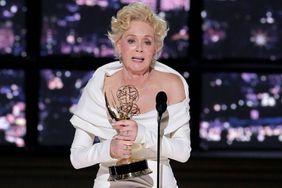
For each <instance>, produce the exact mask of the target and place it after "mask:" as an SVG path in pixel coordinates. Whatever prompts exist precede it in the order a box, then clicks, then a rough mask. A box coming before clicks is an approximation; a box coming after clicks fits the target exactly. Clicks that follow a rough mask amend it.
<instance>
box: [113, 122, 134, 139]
mask: <svg viewBox="0 0 282 188" xmlns="http://www.w3.org/2000/svg"><path fill="white" fill-rule="evenodd" d="M112 126H113V128H114V129H115V130H116V131H117V133H118V134H117V135H116V138H118V139H121V140H130V141H135V139H136V136H137V131H138V126H137V123H136V122H135V121H133V120H120V121H116V122H114V123H113V124H112Z"/></svg>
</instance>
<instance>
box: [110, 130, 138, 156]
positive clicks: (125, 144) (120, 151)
mask: <svg viewBox="0 0 282 188" xmlns="http://www.w3.org/2000/svg"><path fill="white" fill-rule="evenodd" d="M132 144H133V141H128V140H121V139H118V138H117V135H116V136H114V137H113V139H112V141H111V146H110V154H111V157H112V158H115V159H126V158H130V157H131V147H132Z"/></svg>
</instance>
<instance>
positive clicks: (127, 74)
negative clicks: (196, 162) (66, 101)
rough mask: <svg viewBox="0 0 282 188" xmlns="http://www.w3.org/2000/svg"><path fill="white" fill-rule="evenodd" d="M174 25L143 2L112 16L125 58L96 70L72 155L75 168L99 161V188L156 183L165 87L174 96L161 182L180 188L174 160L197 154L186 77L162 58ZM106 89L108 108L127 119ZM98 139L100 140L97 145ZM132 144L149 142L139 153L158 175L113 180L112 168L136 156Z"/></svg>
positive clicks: (76, 122)
mask: <svg viewBox="0 0 282 188" xmlns="http://www.w3.org/2000/svg"><path fill="white" fill-rule="evenodd" d="M167 30H168V28H167V24H166V22H165V21H164V20H163V19H162V18H160V17H159V16H157V15H156V14H154V13H153V12H152V10H151V9H150V8H149V7H148V6H147V5H145V4H143V3H133V4H129V5H128V6H125V7H123V8H122V9H121V10H120V11H119V12H118V13H117V16H116V18H115V17H113V18H112V22H111V31H110V32H109V38H110V40H111V41H112V43H113V45H114V48H115V51H116V53H117V57H118V58H119V61H116V62H113V63H109V64H106V65H104V66H102V67H100V68H99V69H97V71H96V72H95V74H94V75H93V77H92V78H91V79H90V80H89V82H88V84H87V86H86V87H85V89H84V92H83V94H82V96H81V98H80V101H79V103H78V105H77V108H76V110H75V111H74V115H73V117H72V118H71V123H72V124H73V126H74V127H75V128H76V132H75V136H74V140H73V144H72V146H71V156H70V159H71V162H72V165H73V166H74V167H75V168H84V167H88V166H92V165H95V164H99V171H98V173H97V176H96V179H95V182H94V187H97V188H104V187H156V182H157V159H156V155H157V154H156V153H157V135H158V134H157V126H158V123H157V117H158V113H157V111H156V110H155V106H156V103H155V100H156V95H157V93H158V92H160V91H164V92H165V93H166V94H167V98H168V100H167V103H168V108H167V111H166V112H165V114H164V117H163V119H162V123H161V125H162V126H161V154H160V155H161V160H160V161H161V165H160V172H161V176H160V186H161V187H168V188H174V187H177V182H176V180H175V178H174V175H173V172H172V169H171V167H170V165H169V159H173V160H176V161H180V162H186V161H187V160H188V158H189V156H190V151H191V147H190V129H189V96H188V86H187V84H186V82H185V79H184V78H183V77H182V76H181V75H180V74H179V73H177V72H176V71H174V70H173V69H171V68H169V67H168V66H166V65H164V64H161V63H159V62H156V58H158V56H159V54H160V52H161V49H162V47H163V40H164V37H165V36H166V33H167ZM105 95H106V98H107V102H108V103H109V106H112V107H117V108H116V111H118V112H119V113H118V114H123V113H124V114H125V115H126V116H128V117H127V118H120V119H122V120H120V119H117V121H111V118H110V115H109V112H108V109H107V107H106V101H105V98H104V96H105ZM129 106H130V108H128V107H129ZM127 109H130V110H129V111H127ZM95 137H96V138H99V141H100V142H99V143H97V142H96V143H94V144H93V142H94V139H95ZM133 144H139V145H142V149H141V150H140V151H139V154H138V155H143V156H142V157H143V158H145V159H146V160H147V161H148V166H149V168H150V169H151V170H152V173H150V174H147V175H143V176H140V177H134V178H129V179H125V180H118V181H109V169H108V167H109V166H111V165H112V164H115V163H116V162H117V161H119V160H120V159H125V158H130V157H132V156H133V155H135V154H134V153H133V152H132V146H133Z"/></svg>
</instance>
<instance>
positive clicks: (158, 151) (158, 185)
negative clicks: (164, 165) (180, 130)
mask: <svg viewBox="0 0 282 188" xmlns="http://www.w3.org/2000/svg"><path fill="white" fill-rule="evenodd" d="M161 119H162V114H159V115H158V139H157V187H158V188H160V150H161V149H160V137H161V134H160V127H161Z"/></svg>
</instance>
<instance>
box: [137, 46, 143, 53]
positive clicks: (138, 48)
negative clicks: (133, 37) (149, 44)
mask: <svg viewBox="0 0 282 188" xmlns="http://www.w3.org/2000/svg"><path fill="white" fill-rule="evenodd" d="M136 52H143V46H142V44H137V46H136Z"/></svg>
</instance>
